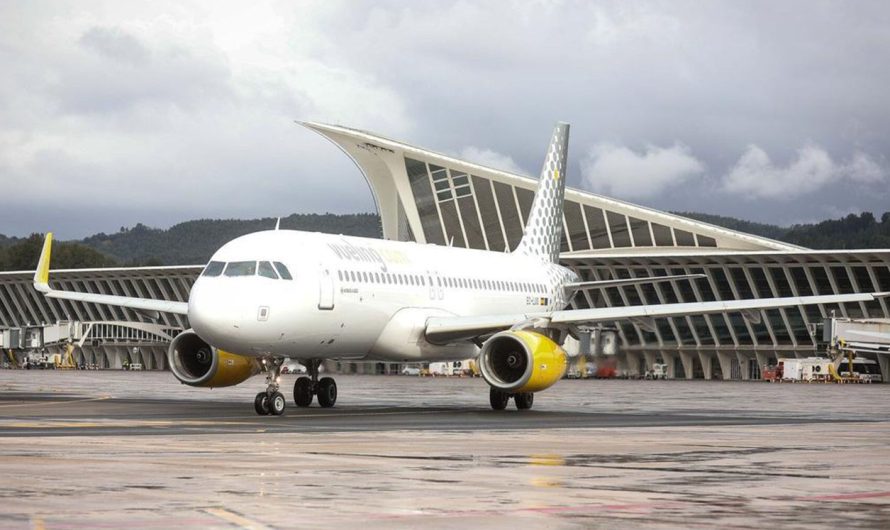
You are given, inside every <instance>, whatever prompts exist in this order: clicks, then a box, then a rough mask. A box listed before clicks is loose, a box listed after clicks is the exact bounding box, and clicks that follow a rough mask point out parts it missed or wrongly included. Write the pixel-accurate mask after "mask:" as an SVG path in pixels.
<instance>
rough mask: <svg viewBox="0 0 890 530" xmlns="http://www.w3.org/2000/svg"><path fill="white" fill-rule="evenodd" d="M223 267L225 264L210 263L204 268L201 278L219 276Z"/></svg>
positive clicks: (220, 262) (218, 262) (219, 262)
mask: <svg viewBox="0 0 890 530" xmlns="http://www.w3.org/2000/svg"><path fill="white" fill-rule="evenodd" d="M225 266H226V264H225V263H223V262H222V261H211V262H210V263H208V264H207V266H206V267H204V273H203V274H201V276H219V275H220V274H222V271H223V268H225Z"/></svg>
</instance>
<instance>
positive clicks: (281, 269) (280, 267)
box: [272, 261, 294, 280]
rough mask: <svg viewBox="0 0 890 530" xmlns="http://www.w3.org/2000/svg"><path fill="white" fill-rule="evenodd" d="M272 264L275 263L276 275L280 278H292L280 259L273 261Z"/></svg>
mask: <svg viewBox="0 0 890 530" xmlns="http://www.w3.org/2000/svg"><path fill="white" fill-rule="evenodd" d="M272 264H273V265H275V270H277V271H278V275H279V276H281V278H282V279H284V280H293V279H294V277H293V276H291V275H290V271H289V270H287V267H285V266H284V263H281V262H280V261H275V262H273V263H272Z"/></svg>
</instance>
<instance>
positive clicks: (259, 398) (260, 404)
mask: <svg viewBox="0 0 890 530" xmlns="http://www.w3.org/2000/svg"><path fill="white" fill-rule="evenodd" d="M253 408H254V410H256V413H257V414H259V415H260V416H266V415H268V414H269V396H267V395H266V393H265V392H260V393H259V394H257V395H256V397H255V398H254V399H253Z"/></svg>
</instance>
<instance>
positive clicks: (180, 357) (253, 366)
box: [167, 330, 261, 388]
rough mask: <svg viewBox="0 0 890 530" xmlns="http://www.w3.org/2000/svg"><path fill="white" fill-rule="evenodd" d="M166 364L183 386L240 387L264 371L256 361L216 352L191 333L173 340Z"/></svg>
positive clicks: (189, 331) (216, 350)
mask: <svg viewBox="0 0 890 530" xmlns="http://www.w3.org/2000/svg"><path fill="white" fill-rule="evenodd" d="M167 361H168V363H169V364H170V370H171V371H172V372H173V375H174V376H176V379H179V381H180V382H182V383H183V384H186V385H190V386H202V387H211V388H213V387H224V386H233V385H237V384H238V383H240V382H242V381H244V380H246V379H248V378H250V377H252V376H254V375H256V374H258V373H259V372H260V369H261V366H260V363H259V361H257V359H255V358H253V357H245V356H244V355H238V354H235V353H229V352H227V351H223V350H219V349H217V348H214V347H213V346H211V345H209V344H207V343H206V342H204V339H202V338H201V337H199V336H198V334H197V333H195V332H194V331H192V330H186V331H183V332H182V333H180V334H179V335H177V336H176V338H175V339H173V342H171V343H170V348H169V349H168V350H167Z"/></svg>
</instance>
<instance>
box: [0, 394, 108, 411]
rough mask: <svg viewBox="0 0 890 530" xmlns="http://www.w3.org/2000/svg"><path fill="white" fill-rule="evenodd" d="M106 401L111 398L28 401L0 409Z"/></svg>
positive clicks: (2, 406)
mask: <svg viewBox="0 0 890 530" xmlns="http://www.w3.org/2000/svg"><path fill="white" fill-rule="evenodd" d="M106 399H111V396H99V397H94V398H84V399H69V400H66V401H28V402H26V403H10V404H6V405H0V408H4V409H5V408H12V407H39V406H44V405H67V404H68V403H86V402H88V401H103V400H106Z"/></svg>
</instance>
